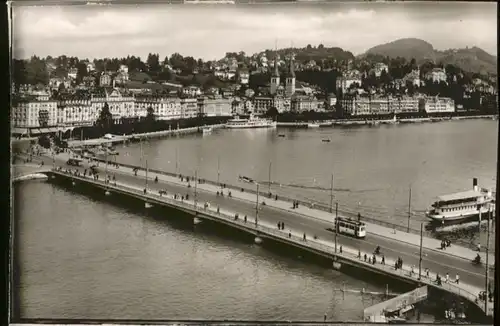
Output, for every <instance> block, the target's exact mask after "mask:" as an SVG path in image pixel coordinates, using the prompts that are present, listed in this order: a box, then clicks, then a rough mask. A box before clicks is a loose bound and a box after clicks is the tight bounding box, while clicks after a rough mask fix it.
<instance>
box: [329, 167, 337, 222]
mask: <svg viewBox="0 0 500 326" xmlns="http://www.w3.org/2000/svg"><path fill="white" fill-rule="evenodd" d="M330 213H333V173H332V182H331V184H330ZM335 218H336V217H335Z"/></svg>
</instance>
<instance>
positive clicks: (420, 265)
mask: <svg viewBox="0 0 500 326" xmlns="http://www.w3.org/2000/svg"><path fill="white" fill-rule="evenodd" d="M423 239H424V223H420V258H419V260H418V280H419V281H420V277H421V276H422V247H423V246H422V244H423Z"/></svg>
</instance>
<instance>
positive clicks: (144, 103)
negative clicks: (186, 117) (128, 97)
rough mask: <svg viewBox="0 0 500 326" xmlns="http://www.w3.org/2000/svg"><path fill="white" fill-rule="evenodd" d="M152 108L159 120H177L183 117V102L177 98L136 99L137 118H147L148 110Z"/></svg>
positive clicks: (141, 97) (142, 97)
mask: <svg viewBox="0 0 500 326" xmlns="http://www.w3.org/2000/svg"><path fill="white" fill-rule="evenodd" d="M150 107H151V108H152V109H153V112H154V115H155V118H156V119H157V120H175V119H180V118H181V116H182V106H181V100H180V99H179V98H175V97H145V96H140V97H137V98H136V102H135V108H134V111H135V116H136V117H146V116H147V114H148V108H150Z"/></svg>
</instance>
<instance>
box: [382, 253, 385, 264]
mask: <svg viewBox="0 0 500 326" xmlns="http://www.w3.org/2000/svg"><path fill="white" fill-rule="evenodd" d="M382 265H385V256H384V255H382Z"/></svg>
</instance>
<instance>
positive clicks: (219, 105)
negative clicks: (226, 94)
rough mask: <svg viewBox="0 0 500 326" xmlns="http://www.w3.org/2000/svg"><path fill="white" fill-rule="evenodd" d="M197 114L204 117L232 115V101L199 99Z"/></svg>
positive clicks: (208, 98) (225, 99)
mask: <svg viewBox="0 0 500 326" xmlns="http://www.w3.org/2000/svg"><path fill="white" fill-rule="evenodd" d="M198 108H199V112H200V114H201V115H202V116H204V117H227V116H231V115H232V101H231V100H230V99H228V98H223V97H206V96H204V97H200V98H199V99H198Z"/></svg>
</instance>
